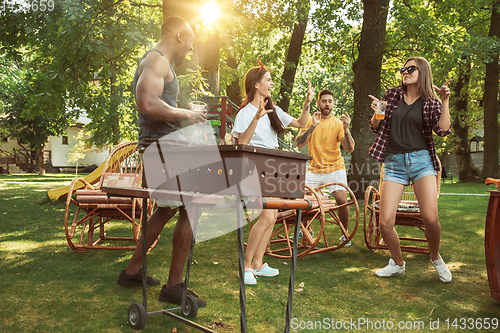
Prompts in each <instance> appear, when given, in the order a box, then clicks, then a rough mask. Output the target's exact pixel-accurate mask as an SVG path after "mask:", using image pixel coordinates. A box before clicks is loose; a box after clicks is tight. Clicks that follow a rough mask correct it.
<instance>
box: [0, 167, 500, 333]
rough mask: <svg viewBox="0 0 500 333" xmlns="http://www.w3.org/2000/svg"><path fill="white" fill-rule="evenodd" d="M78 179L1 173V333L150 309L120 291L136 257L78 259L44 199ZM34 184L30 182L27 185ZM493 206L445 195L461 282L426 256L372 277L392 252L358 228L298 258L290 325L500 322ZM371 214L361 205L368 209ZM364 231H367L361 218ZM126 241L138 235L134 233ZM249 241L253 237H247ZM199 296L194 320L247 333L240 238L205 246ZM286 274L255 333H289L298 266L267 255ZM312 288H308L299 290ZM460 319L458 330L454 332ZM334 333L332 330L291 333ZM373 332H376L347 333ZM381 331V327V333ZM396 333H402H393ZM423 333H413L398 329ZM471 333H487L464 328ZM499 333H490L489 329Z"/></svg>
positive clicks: (155, 269) (251, 320)
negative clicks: (442, 273)
mask: <svg viewBox="0 0 500 333" xmlns="http://www.w3.org/2000/svg"><path fill="white" fill-rule="evenodd" d="M72 178H73V175H64V174H49V175H46V176H36V175H27V176H26V175H23V176H19V175H2V176H0V230H1V232H0V269H1V271H2V273H3V274H2V278H1V280H0V281H1V282H0V287H1V288H0V300H1V302H0V311H1V313H2V316H3V318H4V320H3V324H2V325H1V328H0V331H3V332H43V331H46V332H132V331H133V330H132V329H131V328H130V327H129V326H128V324H127V311H128V307H129V306H130V305H131V304H132V303H134V302H141V300H142V292H141V289H140V288H132V289H131V288H123V287H120V286H119V285H118V284H117V283H116V278H117V277H118V274H119V273H120V271H121V270H122V269H123V268H124V267H125V266H126V263H127V261H128V259H129V258H130V256H131V251H108V250H89V251H87V252H84V253H76V252H74V251H73V250H71V249H70V247H69V246H68V244H67V242H66V238H65V232H64V211H65V204H64V203H63V202H56V203H52V202H50V201H49V200H48V199H47V190H49V189H52V188H54V187H58V186H59V185H53V184H51V183H53V182H56V183H60V182H64V181H67V182H69V181H70V180H71V179H72ZM25 182H29V183H25ZM488 189H493V188H492V187H491V188H488V187H486V186H484V184H480V183H477V184H450V183H446V184H444V185H443V187H442V189H441V191H442V192H443V193H486V191H487V190H488ZM487 203H488V197H481V196H449V195H443V196H441V197H440V198H439V211H440V222H441V225H442V229H443V233H442V241H441V254H442V255H443V258H444V259H445V260H446V262H447V264H448V265H449V267H450V269H451V271H452V273H453V282H452V283H450V284H442V283H440V282H438V279H437V276H436V273H435V272H434V270H433V268H432V266H431V264H430V262H429V257H428V256H426V255H420V254H404V257H405V260H406V262H407V275H406V276H405V277H397V278H391V279H381V278H377V277H376V276H374V274H373V272H374V271H375V270H376V269H378V268H381V267H383V266H385V265H386V264H387V260H388V259H389V253H388V252H387V251H380V250H379V251H375V252H371V251H369V250H368V249H367V248H366V246H365V244H364V239H363V227H362V225H360V226H359V229H358V231H357V233H356V235H355V236H354V238H353V241H352V242H353V246H352V247H350V248H347V249H341V250H338V251H333V252H326V253H319V254H313V255H309V256H306V257H305V258H302V259H299V260H298V267H297V272H296V285H295V288H297V289H298V290H299V288H300V289H301V290H299V291H296V292H295V293H294V299H293V313H292V317H293V318H296V319H295V323H299V322H300V321H303V322H304V324H306V323H307V322H308V321H310V322H311V324H312V323H313V322H314V321H323V320H330V319H334V320H337V321H342V322H344V321H350V320H351V319H353V320H355V321H357V320H358V318H366V319H367V320H371V321H372V322H379V323H382V321H383V320H385V321H392V322H394V323H395V324H397V323H398V322H399V321H403V322H404V323H413V322H415V323H417V322H423V323H424V324H425V326H424V329H420V330H418V331H419V332H430V331H431V330H430V328H429V321H430V320H433V321H434V320H437V319H439V320H440V329H439V330H434V331H446V332H454V331H457V332H458V331H463V330H460V329H452V327H450V329H445V328H446V324H445V320H446V319H447V318H474V319H477V318H500V306H499V304H498V303H497V301H496V300H494V299H493V298H491V297H490V289H489V285H488V280H487V274H486V265H485V256H484V223H485V217H486V207H487ZM361 211H362V207H361ZM360 217H361V221H360V223H361V224H362V217H363V216H362V215H361V216H360ZM173 226H174V223H170V224H168V225H167V227H166V228H165V230H164V231H163V233H162V235H161V238H160V241H159V243H158V245H157V246H156V248H155V249H154V250H153V251H152V252H151V253H150V254H149V256H148V270H149V273H150V274H152V275H155V276H156V277H158V278H160V279H161V280H162V283H165V282H166V278H167V276H168V264H169V262H170V257H171V237H172V232H173ZM113 231H117V232H124V233H131V232H130V228H129V227H128V226H127V225H121V226H116V227H115V230H113ZM245 234H246V235H248V228H247V229H246V233H245ZM194 259H195V262H196V264H194V265H193V267H192V274H191V281H190V284H191V289H193V290H194V291H195V292H196V293H197V294H198V295H200V296H201V297H202V298H204V299H205V300H207V302H208V305H207V307H206V308H202V309H200V310H199V312H198V316H197V317H196V319H195V321H196V322H197V323H199V324H201V325H210V324H211V323H214V322H217V323H220V322H222V323H223V326H224V327H223V328H217V329H216V331H218V332H239V285H238V279H237V267H238V251H237V237H236V232H232V233H230V234H227V235H224V236H221V237H219V238H215V239H211V240H209V241H206V242H202V243H198V244H197V245H196V248H195V251H194ZM265 260H266V261H267V262H268V263H269V265H270V266H272V267H276V268H279V269H280V272H281V273H280V275H279V276H278V277H275V278H259V280H258V284H257V285H256V286H249V287H247V288H246V296H247V308H246V313H247V321H248V328H249V332H282V331H283V327H284V322H285V304H286V301H287V290H288V279H289V274H290V262H289V261H286V260H280V259H276V258H265ZM301 283H303V286H302V287H299V284H301ZM158 294H159V288H157V287H156V288H149V290H148V305H149V310H150V311H154V310H159V309H162V308H165V307H166V305H165V303H160V302H158V300H157V298H158ZM451 323H452V322H450V324H451ZM174 328H176V329H177V332H196V331H195V330H194V329H193V328H190V327H188V326H186V325H184V324H182V323H180V322H177V321H175V320H173V319H170V318H168V317H167V316H154V317H150V318H148V320H147V323H146V327H145V329H144V330H143V332H172V330H173V329H174ZM292 331H293V332H329V331H332V330H325V329H323V330H319V329H312V330H300V329H297V330H292ZM343 331H356V332H357V331H360V332H372V331H376V330H366V329H361V330H359V329H358V330H354V329H350V330H343ZM377 331H384V330H377ZM393 331H399V330H393ZM401 331H405V332H415V331H416V330H415V329H413V330H401ZM465 331H469V332H474V331H478V330H476V329H473V330H465ZM482 331H485V332H486V331H493V330H484V329H483V330H482Z"/></svg>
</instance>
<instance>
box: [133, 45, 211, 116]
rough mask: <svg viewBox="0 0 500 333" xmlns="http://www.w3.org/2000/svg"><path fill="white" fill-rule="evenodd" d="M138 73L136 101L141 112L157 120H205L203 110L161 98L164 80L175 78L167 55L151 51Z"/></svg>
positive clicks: (142, 62)
mask: <svg viewBox="0 0 500 333" xmlns="http://www.w3.org/2000/svg"><path fill="white" fill-rule="evenodd" d="M138 75H139V79H138V81H137V87H136V103H137V110H138V112H139V114H141V115H143V116H145V117H147V118H150V119H153V120H157V121H176V120H181V119H187V120H188V121H189V122H190V123H196V122H199V121H202V120H204V117H203V114H202V113H201V112H197V111H191V110H186V109H181V108H177V107H173V106H171V105H169V104H167V103H165V102H164V101H163V100H162V99H161V98H160V97H161V95H162V93H163V85H164V80H166V81H171V80H173V79H174V73H173V72H172V70H171V69H170V64H169V62H168V60H167V59H166V58H165V57H163V56H161V55H160V54H157V53H156V52H151V53H149V54H148V55H147V56H146V58H144V59H143V60H142V61H141V64H140V66H139V74H138Z"/></svg>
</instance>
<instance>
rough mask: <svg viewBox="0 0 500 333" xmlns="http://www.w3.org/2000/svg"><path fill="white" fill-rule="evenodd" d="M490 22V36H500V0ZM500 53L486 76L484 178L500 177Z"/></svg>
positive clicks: (496, 55)
mask: <svg viewBox="0 0 500 333" xmlns="http://www.w3.org/2000/svg"><path fill="white" fill-rule="evenodd" d="M492 8H493V9H492V13H491V23H490V32H489V36H490V38H493V37H497V38H500V0H495V1H493V4H492ZM499 60H500V59H499V54H498V52H497V53H496V54H495V55H494V56H493V59H492V61H491V62H490V63H487V64H486V75H485V77H484V94H483V101H484V164H483V174H482V177H483V179H485V178H487V177H493V178H500V174H499V167H498V163H499V154H498V149H499V146H498V136H499V134H498V130H499V126H498V113H499V106H498V80H499V65H498V62H499Z"/></svg>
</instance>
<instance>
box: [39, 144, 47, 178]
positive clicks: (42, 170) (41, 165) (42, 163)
mask: <svg viewBox="0 0 500 333" xmlns="http://www.w3.org/2000/svg"><path fill="white" fill-rule="evenodd" d="M44 155H45V154H44V149H43V145H40V146H39V147H38V174H39V175H45V159H44Z"/></svg>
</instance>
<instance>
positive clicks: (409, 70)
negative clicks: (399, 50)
mask: <svg viewBox="0 0 500 333" xmlns="http://www.w3.org/2000/svg"><path fill="white" fill-rule="evenodd" d="M415 69H418V67H417V66H413V65H412V66H408V67H401V69H400V70H399V71H400V72H401V74H403V73H404V72H408V74H413V72H414V71H415Z"/></svg>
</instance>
